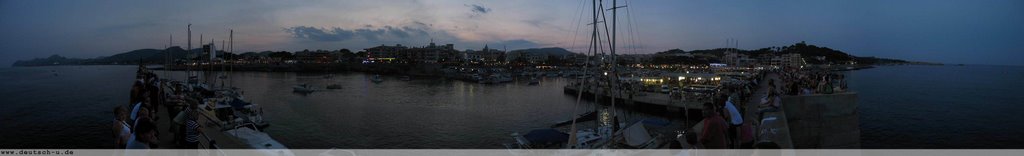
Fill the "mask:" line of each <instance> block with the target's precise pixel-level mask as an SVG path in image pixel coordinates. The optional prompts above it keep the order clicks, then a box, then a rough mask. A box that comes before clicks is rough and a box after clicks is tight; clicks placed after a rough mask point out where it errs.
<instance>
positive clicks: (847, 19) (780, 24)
mask: <svg viewBox="0 0 1024 156" xmlns="http://www.w3.org/2000/svg"><path fill="white" fill-rule="evenodd" d="M584 2H586V3H589V2H590V0H508V1H496V0H494V1H492V0H361V1H352V0H341V1H326V0H325V1H319V0H314V1H302V2H296V1H277V0H246V1H233V0H225V1H191V0H186V1H114V0H110V1H107V0H104V1H77V0H76V1H71V0H68V1H51V0H17V1H15V0H2V1H0V31H2V32H3V33H2V34H3V35H2V37H0V66H9V65H10V64H12V63H14V61H16V60H27V59H32V58H37V57H47V56H50V55H53V54H58V55H62V56H66V57H76V58H93V57H98V56H109V55H113V54H117V53H121V52H126V51H130V50H135V49H142V48H158V49H159V48H163V47H164V46H166V45H167V44H168V37H169V35H173V36H174V41H173V42H174V43H173V45H174V46H182V47H185V43H186V29H185V28H186V25H188V24H189V23H191V24H192V35H193V37H192V40H193V46H196V45H198V42H199V35H200V34H203V38H204V40H206V41H207V42H209V39H210V38H214V39H216V40H217V41H216V43H218V44H219V43H220V40H226V39H227V38H228V29H234V31H235V36H234V38H235V51H236V52H247V51H264V50H273V51H281V50H285V51H299V50H303V49H310V50H315V49H329V50H337V49H341V48H348V49H353V50H361V49H363V48H368V47H372V46H377V45H381V44H386V45H394V44H402V45H407V46H423V45H426V44H428V43H429V42H430V40H431V39H433V40H434V42H435V43H438V44H447V43H453V44H455V47H456V49H459V50H464V49H479V48H482V47H483V46H484V45H485V44H486V45H488V46H490V47H491V48H499V49H500V48H502V47H507V48H508V49H510V50H512V49H522V48H537V47H553V46H557V47H565V48H567V49H570V50H573V51H577V52H581V51H584V50H585V49H580V48H574V47H573V46H572V45H575V47H583V46H585V45H586V43H587V42H586V40H587V39H588V38H587V37H589V34H587V33H589V31H590V30H589V28H588V27H586V26H583V27H580V28H579V29H577V28H576V26H577V25H580V24H578V23H576V21H575V19H576V18H577V17H579V13H580V8H581V7H585V8H586V10H585V12H586V13H588V14H587V15H585V16H584V17H585V18H589V17H587V16H589V9H590V6H581V4H584ZM608 3H609V4H607V6H606V8H608V7H610V5H611V4H610V2H608ZM619 3H620V5H625V4H623V3H629V4H628V5H629V6H628V8H629V15H627V14H626V13H625V11H626V10H620V11H621V12H620V13H619V17H620V25H619V29H620V33H621V35H620V40H626V34H629V33H628V32H627V31H628V30H633V31H636V32H635V34H639V35H637V36H636V39H637V41H638V42H636V44H634V43H628V42H620V45H623V46H621V47H627V46H628V45H634V46H636V47H643V48H642V49H639V50H636V51H638V52H637V53H654V52H658V51H665V50H668V49H676V48H678V49H683V50H695V49H711V48H720V47H724V46H725V42H726V40H727V39H735V40H739V47H740V48H743V49H755V48H763V47H769V46H784V45H790V44H793V43H797V42H800V41H806V42H807V43H808V44H814V45H818V46H826V47H830V48H833V49H838V50H842V51H845V52H847V53H850V54H853V55H857V56H878V57H885V58H897V59H906V60H913V61H928V62H941V63H965V64H999V65H1024V47H1022V45H1024V1H1021V0H899V1H892V0H849V1H832V0H824V1H822V0H781V1H779V0H776V1H762V0H696V1H694V0H639V1H619ZM628 17H633V18H632V21H634V22H633V28H629V26H628V25H627V24H628V22H626V21H628V20H630V18H628ZM586 20H589V19H586ZM586 23H589V21H585V22H583V24H586ZM576 31H579V34H576ZM584 34H587V35H584ZM574 35H575V36H576V39H575V44H574V43H573V41H574V39H573V38H574ZM623 51H629V50H625V49H624V50H623ZM629 52H632V51H629Z"/></svg>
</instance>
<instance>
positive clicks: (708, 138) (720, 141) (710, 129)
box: [699, 103, 729, 149]
mask: <svg viewBox="0 0 1024 156" xmlns="http://www.w3.org/2000/svg"><path fill="white" fill-rule="evenodd" d="M703 122H704V129H703V130H701V135H700V138H699V140H700V143H701V145H703V146H704V147H705V148H707V149H725V148H726V147H727V146H726V138H725V137H726V134H725V133H726V128H729V126H728V125H727V124H726V121H725V119H723V118H722V116H721V115H719V114H718V111H715V106H714V104H711V103H704V121H703Z"/></svg>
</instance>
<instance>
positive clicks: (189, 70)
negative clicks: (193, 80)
mask: <svg viewBox="0 0 1024 156" xmlns="http://www.w3.org/2000/svg"><path fill="white" fill-rule="evenodd" d="M185 51H187V52H186V53H185V79H186V81H188V78H189V77H192V67H191V65H190V64H189V63H188V62H191V61H192V59H191V58H189V57H191V56H192V23H189V24H188V49H187V50H185Z"/></svg>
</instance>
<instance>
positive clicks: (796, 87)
mask: <svg viewBox="0 0 1024 156" xmlns="http://www.w3.org/2000/svg"><path fill="white" fill-rule="evenodd" d="M784 71H785V72H782V73H780V74H779V78H780V79H782V80H783V81H784V82H786V84H783V85H782V86H779V87H781V88H780V89H781V90H782V92H783V93H785V94H786V95H810V94H832V93H839V92H843V91H845V90H846V89H847V85H846V79H845V75H843V74H839V73H835V72H830V71H828V70H823V69H821V70H800V69H795V68H790V69H784Z"/></svg>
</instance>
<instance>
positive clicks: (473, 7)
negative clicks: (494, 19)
mask: <svg viewBox="0 0 1024 156" xmlns="http://www.w3.org/2000/svg"><path fill="white" fill-rule="evenodd" d="M466 6H467V7H469V8H470V11H473V13H477V14H486V13H488V12H491V8H487V7H484V6H481V5H476V4H467V5H466Z"/></svg>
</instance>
